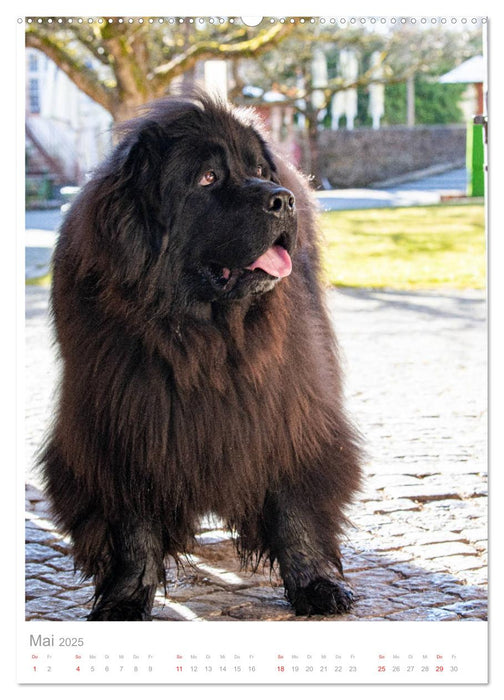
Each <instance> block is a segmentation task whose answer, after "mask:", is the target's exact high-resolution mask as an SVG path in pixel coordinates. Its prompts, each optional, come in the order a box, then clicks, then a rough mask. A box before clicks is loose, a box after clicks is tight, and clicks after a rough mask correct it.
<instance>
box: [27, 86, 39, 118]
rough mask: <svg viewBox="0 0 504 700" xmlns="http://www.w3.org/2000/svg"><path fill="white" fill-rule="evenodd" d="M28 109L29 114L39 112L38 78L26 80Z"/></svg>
mask: <svg viewBox="0 0 504 700" xmlns="http://www.w3.org/2000/svg"><path fill="white" fill-rule="evenodd" d="M28 109H29V112H30V114H40V90H39V80H38V78H30V80H29V82H28Z"/></svg>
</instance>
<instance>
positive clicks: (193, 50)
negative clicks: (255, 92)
mask: <svg viewBox="0 0 504 700" xmlns="http://www.w3.org/2000/svg"><path fill="white" fill-rule="evenodd" d="M293 27H294V25H291V24H280V23H279V22H278V23H276V24H275V25H273V26H272V27H271V28H268V29H266V30H265V31H264V32H262V33H260V34H258V35H257V36H255V37H252V38H251V39H246V40H245V41H239V42H237V43H235V44H224V43H221V42H219V41H203V42H200V43H198V44H194V45H193V46H190V47H189V48H188V49H186V51H184V52H183V53H181V54H179V55H177V56H175V57H174V58H172V59H171V60H170V61H168V62H167V63H164V64H163V65H161V66H158V67H157V68H155V69H154V71H153V72H152V73H150V74H149V75H148V76H147V77H148V78H149V79H150V80H152V82H153V86H154V91H155V93H156V94H159V93H160V92H161V91H162V90H163V89H164V88H165V87H166V86H167V85H168V84H169V83H171V81H172V80H173V79H174V78H176V77H177V76H179V75H181V74H182V73H184V72H185V71H186V70H189V69H190V68H192V67H193V66H194V65H195V64H196V63H197V61H201V60H205V59H208V58H215V57H216V56H218V57H220V58H222V59H228V58H229V59H231V58H233V57H235V56H238V57H241V58H249V57H251V56H255V55H257V54H258V53H263V52H264V51H267V50H268V49H270V48H272V47H273V46H275V45H276V44H277V42H278V40H279V39H280V37H284V36H285V35H287V34H289V33H290V32H291V31H292V29H293Z"/></svg>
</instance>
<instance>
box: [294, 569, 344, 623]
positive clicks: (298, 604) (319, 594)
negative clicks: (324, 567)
mask: <svg viewBox="0 0 504 700" xmlns="http://www.w3.org/2000/svg"><path fill="white" fill-rule="evenodd" d="M287 597H288V599H289V601H290V603H291V604H292V606H293V607H294V610H295V611H296V615H341V614H342V613H346V612H348V611H349V610H350V608H351V607H352V603H353V597H354V596H353V593H352V591H351V590H350V589H349V588H347V587H346V586H345V585H344V584H343V583H342V582H341V581H331V580H330V579H327V578H317V579H314V580H313V581H310V583H309V584H308V585H307V586H304V587H303V588H301V587H300V588H296V589H295V591H294V593H293V594H289V593H288V594H287Z"/></svg>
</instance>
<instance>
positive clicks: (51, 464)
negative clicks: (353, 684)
mask: <svg viewBox="0 0 504 700" xmlns="http://www.w3.org/2000/svg"><path fill="white" fill-rule="evenodd" d="M314 212H315V207H314V204H313V202H312V199H311V194H310V192H309V188H308V186H307V184H306V182H305V180H304V179H303V178H302V176H301V175H299V174H298V173H297V172H296V171H295V170H294V169H293V168H292V167H290V166H288V165H286V164H285V163H284V162H282V160H281V159H280V158H279V157H277V156H276V155H275V154H274V152H273V151H272V150H271V149H270V147H269V146H268V145H267V143H266V139H265V136H264V134H263V133H262V131H261V127H260V126H259V124H258V123H257V120H256V118H255V117H254V114H253V113H252V112H251V111H248V110H233V109H231V108H230V107H228V106H227V105H225V104H220V103H218V102H217V101H215V100H213V99H210V98H208V97H207V96H205V95H201V94H200V95H197V96H193V97H191V98H190V99H182V98H171V99H166V100H162V101H160V102H159V103H156V104H154V105H153V106H151V107H150V108H149V109H148V110H146V112H145V113H144V114H143V116H141V117H139V118H138V119H134V120H133V121H131V122H129V123H128V124H127V125H126V126H125V127H123V129H122V140H121V141H120V142H119V144H118V145H117V147H116V148H115V150H114V152H113V153H112V155H111V157H110V158H109V160H108V161H107V162H106V163H105V164H103V165H102V166H101V167H100V168H99V169H98V170H97V171H96V173H95V174H94V177H93V178H92V179H91V180H90V181H89V182H88V183H87V184H86V186H85V187H84V188H83V189H82V191H81V193H80V195H79V197H78V198H77V200H76V201H75V203H74V204H73V206H72V207H71V209H70V211H69V213H68V215H67V217H66V220H65V222H64V224H63V226H62V229H61V233H60V236H59V240H58V244H57V248H56V251H55V256H54V282H53V291H52V309H53V315H54V323H55V328H56V334H57V341H58V344H59V348H60V353H61V359H62V364H63V376H62V379H61V387H60V399H59V408H58V413H57V416H56V419H55V423H54V426H53V429H52V433H51V436H50V439H49V441H48V443H47V444H46V446H45V448H44V452H43V455H42V458H41V462H42V468H43V473H44V477H45V483H46V487H47V492H48V495H49V497H50V500H51V502H52V506H53V510H54V515H55V518H56V520H57V522H58V524H59V526H60V527H61V529H62V530H63V531H64V532H66V533H68V534H69V535H70V536H71V539H72V542H73V548H74V557H75V564H76V567H77V568H79V569H80V570H81V571H82V572H83V574H84V575H85V576H86V577H92V578H93V580H94V584H95V587H96V588H95V598H94V607H93V610H92V612H91V614H90V616H89V619H90V620H149V619H151V617H150V615H151V608H152V605H153V599H154V594H155V591H156V588H157V586H158V585H159V584H160V582H162V581H163V580H164V565H163V562H164V559H165V557H166V556H167V555H168V554H169V555H172V556H173V557H175V558H176V559H177V558H179V559H180V557H181V556H182V555H183V554H184V553H187V552H188V551H190V549H191V544H192V542H193V540H194V535H195V533H196V532H197V530H198V522H199V521H200V519H201V517H202V516H203V515H204V514H205V513H209V512H210V513H213V514H215V515H217V516H219V517H220V518H221V519H222V520H223V521H224V522H225V523H226V524H227V526H228V527H229V528H230V529H232V530H233V531H234V532H236V533H237V535H238V537H237V538H236V541H237V548H238V553H239V555H240V556H241V559H242V563H244V564H245V563H247V562H253V563H255V564H257V562H258V561H260V560H261V558H267V559H269V561H270V562H271V564H272V565H273V564H275V565H277V566H278V569H279V572H280V575H281V576H282V579H283V581H284V585H285V594H286V597H287V599H288V600H289V602H290V603H291V604H292V606H293V607H294V610H295V612H296V613H297V614H298V615H313V614H333V613H342V612H345V611H347V610H348V609H349V607H350V605H351V601H352V594H351V592H350V591H349V590H348V589H347V588H346V586H345V585H344V583H343V582H342V567H341V561H340V551H339V545H338V540H339V537H340V536H341V532H342V528H343V525H344V524H345V518H344V509H345V507H346V506H347V505H348V504H349V502H350V500H351V497H352V495H353V493H354V492H355V490H356V489H357V487H358V483H359V477H360V467H359V462H360V455H359V444H358V437H357V434H356V432H355V431H354V429H353V428H352V426H351V424H350V423H349V421H348V419H347V418H346V416H345V413H344V409H343V406H342V385H341V373H340V369H339V366H338V360H337V353H336V343H335V338H334V337H333V333H332V330H331V325H330V322H329V320H328V316H327V313H326V311H325V308H324V302H323V290H322V286H321V283H320V281H319V267H320V264H319V255H318V251H317V234H316V226H315V221H314Z"/></svg>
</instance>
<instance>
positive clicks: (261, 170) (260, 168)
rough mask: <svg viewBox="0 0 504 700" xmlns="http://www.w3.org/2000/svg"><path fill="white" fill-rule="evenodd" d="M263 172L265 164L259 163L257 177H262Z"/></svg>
mask: <svg viewBox="0 0 504 700" xmlns="http://www.w3.org/2000/svg"><path fill="white" fill-rule="evenodd" d="M263 174H264V169H263V166H262V165H258V166H257V167H256V175H257V177H262V176H263Z"/></svg>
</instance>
